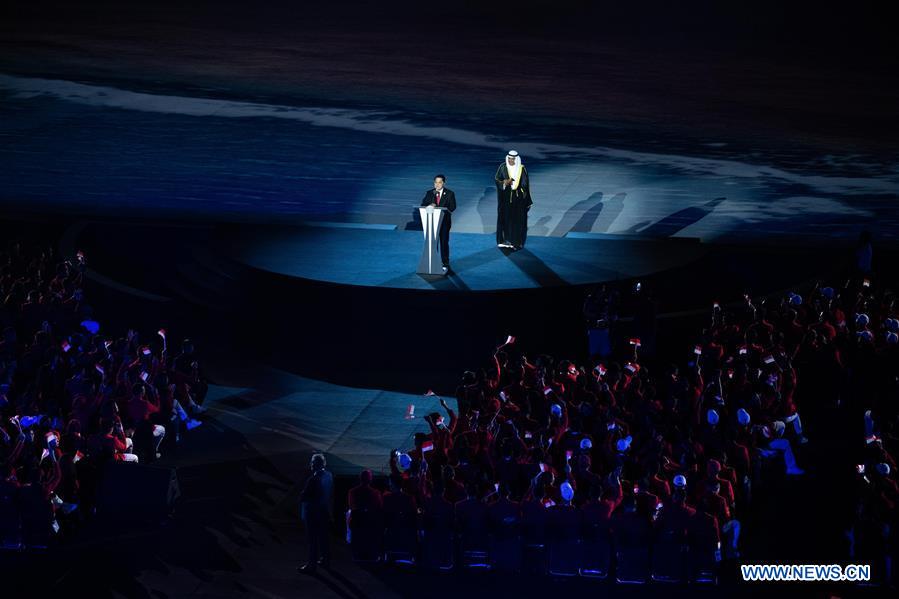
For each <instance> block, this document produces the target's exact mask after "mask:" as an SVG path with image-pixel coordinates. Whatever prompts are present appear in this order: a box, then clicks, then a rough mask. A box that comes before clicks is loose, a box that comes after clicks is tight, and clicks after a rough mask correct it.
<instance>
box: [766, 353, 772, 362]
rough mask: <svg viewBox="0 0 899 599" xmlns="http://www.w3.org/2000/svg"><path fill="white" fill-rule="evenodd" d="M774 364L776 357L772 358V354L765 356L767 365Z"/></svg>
mask: <svg viewBox="0 0 899 599" xmlns="http://www.w3.org/2000/svg"><path fill="white" fill-rule="evenodd" d="M773 363H774V356H772V355H770V354H769V355H767V356H765V364H773Z"/></svg>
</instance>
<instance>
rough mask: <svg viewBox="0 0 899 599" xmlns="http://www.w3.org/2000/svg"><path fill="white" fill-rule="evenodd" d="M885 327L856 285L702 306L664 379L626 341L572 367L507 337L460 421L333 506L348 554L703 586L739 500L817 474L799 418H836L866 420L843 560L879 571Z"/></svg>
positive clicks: (883, 526)
mask: <svg viewBox="0 0 899 599" xmlns="http://www.w3.org/2000/svg"><path fill="white" fill-rule="evenodd" d="M896 314H897V306H896V305H895V298H894V297H893V296H892V295H891V294H890V293H889V292H885V293H874V291H873V288H872V286H871V283H870V281H869V280H868V279H862V278H861V277H859V278H858V280H854V279H853V280H851V281H849V282H848V283H846V284H845V285H843V286H841V287H839V288H835V287H826V286H819V285H816V286H815V287H814V289H813V290H812V291H811V292H810V293H808V296H807V297H802V296H800V295H798V294H795V293H790V294H788V295H784V296H780V295H778V296H775V297H770V298H758V299H756V298H751V297H749V296H748V295H746V296H744V297H743V299H742V300H741V301H739V302H734V303H733V304H729V305H727V306H723V305H719V304H717V303H715V304H714V306H713V308H712V310H711V315H710V321H707V322H708V324H707V326H704V327H703V328H702V330H701V332H698V335H697V336H696V338H695V339H693V340H690V339H685V340H684V341H685V343H683V346H684V351H683V354H682V355H681V356H673V358H674V359H673V360H672V361H671V362H666V361H662V360H659V359H656V360H654V361H653V362H652V363H650V361H649V360H644V359H642V357H641V353H640V347H641V343H640V340H639V339H631V340H630V342H629V343H628V344H627V346H626V348H627V349H626V350H624V351H621V352H619V353H618V355H617V356H614V357H613V359H609V360H607V361H599V360H596V361H593V362H591V363H589V365H587V366H583V365H579V364H576V363H574V362H573V361H570V360H557V359H554V358H553V357H550V356H547V355H540V356H537V357H535V358H534V359H531V358H530V357H527V356H525V355H523V354H522V353H521V352H520V351H518V350H517V349H516V348H517V347H518V344H516V342H515V340H514V338H512V337H510V338H509V339H508V340H507V341H506V343H504V344H502V345H501V346H500V347H499V348H498V349H497V350H496V352H495V353H494V355H493V360H492V363H491V364H490V366H489V367H487V368H485V369H482V370H480V371H477V372H475V371H470V372H466V373H465V374H464V376H463V380H462V383H461V385H460V386H459V388H458V390H457V393H456V399H457V401H458V413H457V412H456V411H454V410H452V409H450V407H449V406H448V404H447V403H446V402H445V401H443V400H441V404H442V406H443V409H444V411H445V414H442V413H438V412H434V413H431V414H429V415H427V416H426V417H425V418H426V421H427V423H428V426H429V429H430V432H428V433H419V434H416V435H415V438H414V446H413V447H411V448H407V449H405V450H396V451H394V452H393V453H392V454H391V456H390V459H389V468H390V475H389V477H388V484H389V489H388V490H387V491H386V492H383V493H382V492H381V491H379V490H377V489H375V488H374V487H373V486H372V482H371V481H372V475H371V473H370V472H368V471H366V472H363V473H362V475H361V480H360V484H359V485H358V486H357V487H355V488H353V489H352V490H351V491H350V492H349V496H348V506H349V511H348V513H347V528H348V536H349V540H350V544H351V548H352V550H353V554H354V556H355V557H356V559H358V560H382V559H384V558H386V559H387V560H388V561H399V562H414V563H417V564H419V565H422V566H424V567H432V568H441V569H449V568H453V567H460V566H461V567H493V568H495V569H510V570H517V571H522V570H524V571H528V572H534V571H549V572H551V573H554V574H558V575H577V574H580V575H584V576H600V577H604V576H608V575H614V576H615V577H616V578H618V579H619V580H647V579H649V578H657V579H677V580H683V579H694V580H714V579H715V576H716V571H717V570H719V569H720V564H721V562H722V561H725V562H726V561H728V560H731V561H732V562H733V563H737V562H738V561H739V558H740V553H741V542H740V539H741V534H740V533H741V518H743V515H744V514H745V513H746V512H747V510H748V509H750V506H751V503H752V499H753V494H754V491H758V490H759V489H760V488H764V487H765V486H766V485H767V486H769V487H770V486H773V485H776V484H790V481H802V480H803V479H804V478H806V477H807V476H808V474H807V473H806V469H808V468H809V467H813V466H815V464H807V463H804V460H803V454H804V453H805V448H806V447H808V446H807V445H806V444H807V443H808V441H809V440H808V438H807V437H806V434H805V431H804V430H803V424H802V418H801V415H800V408H803V409H806V408H807V409H808V410H809V411H810V413H811V412H814V413H816V414H822V413H825V412H827V411H833V410H836V409H839V408H840V407H841V406H842V408H847V407H850V408H855V409H856V411H855V412H853V411H852V410H851V409H850V410H849V411H848V412H847V413H849V414H852V413H858V414H859V415H861V414H862V412H863V410H862V409H867V410H869V411H868V412H867V416H866V423H867V431H866V432H867V438H866V448H867V449H866V452H867V453H866V454H865V455H866V456H867V457H866V459H865V460H864V461H865V463H864V464H860V465H859V466H858V472H859V477H860V478H861V480H862V481H863V482H862V483H861V484H862V485H863V488H862V492H860V493H859V494H858V497H859V504H858V514H857V520H856V523H855V524H854V526H853V527H852V529H851V530H850V531H849V535H850V536H851V537H852V538H853V539H854V549H853V553H852V555H851V557H860V556H864V557H868V558H872V559H873V558H874V557H878V558H879V559H880V560H881V562H883V561H884V560H886V559H887V558H888V556H889V554H890V552H891V551H892V547H894V546H895V543H894V541H892V540H891V539H892V538H893V536H894V535H895V532H894V531H895V526H894V524H895V522H894V521H895V518H896V513H897V511H896V507H895V506H896V501H897V500H899V493H897V486H896V474H895V473H896V468H895V462H894V460H893V459H892V457H891V453H892V451H894V450H895V442H896V436H895V433H896V424H897V408H896V400H897V389H899V387H897V374H899V372H897V369H899V359H897V357H899V345H897V341H899V338H897V333H899V321H897V320H896ZM615 358H617V359H615ZM810 435H811V436H812V440H813V441H814V435H813V434H810ZM846 557H850V556H846ZM887 561H888V560H887Z"/></svg>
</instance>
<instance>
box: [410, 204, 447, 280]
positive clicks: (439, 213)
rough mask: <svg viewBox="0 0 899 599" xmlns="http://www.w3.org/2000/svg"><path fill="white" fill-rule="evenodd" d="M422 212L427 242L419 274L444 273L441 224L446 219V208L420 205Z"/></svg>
mask: <svg viewBox="0 0 899 599" xmlns="http://www.w3.org/2000/svg"><path fill="white" fill-rule="evenodd" d="M418 212H419V214H421V230H422V232H423V233H424V235H425V244H424V247H423V248H422V249H421V260H419V261H418V270H417V271H416V272H418V274H422V275H442V274H443V262H441V261H440V251H439V247H438V246H439V244H440V224H441V223H442V222H443V219H444V212H446V208H437V207H435V206H419V207H418Z"/></svg>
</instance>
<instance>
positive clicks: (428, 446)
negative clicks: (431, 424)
mask: <svg viewBox="0 0 899 599" xmlns="http://www.w3.org/2000/svg"><path fill="white" fill-rule="evenodd" d="M433 449H434V442H433V441H425V442H424V443H422V444H421V452H422V453H427V452H429V451H431V450H433Z"/></svg>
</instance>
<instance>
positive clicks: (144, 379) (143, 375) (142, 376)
mask: <svg viewBox="0 0 899 599" xmlns="http://www.w3.org/2000/svg"><path fill="white" fill-rule="evenodd" d="M148 378H150V375H149V374H147V371H146V370H144V371H143V372H141V373H140V380H142V381H143V382H145V383H146V382H147V379H148Z"/></svg>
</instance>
